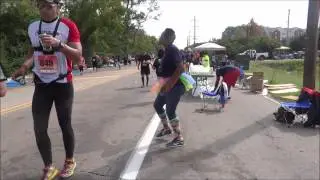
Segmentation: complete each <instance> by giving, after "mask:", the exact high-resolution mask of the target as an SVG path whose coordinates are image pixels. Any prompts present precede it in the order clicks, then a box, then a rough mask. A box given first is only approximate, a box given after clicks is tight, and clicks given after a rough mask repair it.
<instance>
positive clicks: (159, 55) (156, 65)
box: [152, 49, 164, 78]
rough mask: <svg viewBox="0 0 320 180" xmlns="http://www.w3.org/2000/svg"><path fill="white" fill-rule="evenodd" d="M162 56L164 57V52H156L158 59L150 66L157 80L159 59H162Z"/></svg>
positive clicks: (161, 50)
mask: <svg viewBox="0 0 320 180" xmlns="http://www.w3.org/2000/svg"><path fill="white" fill-rule="evenodd" d="M163 56H164V50H163V49H160V50H159V51H158V58H157V59H156V60H155V61H154V62H153V65H152V68H153V69H154V70H156V75H157V78H159V76H160V64H161V59H162V58H163Z"/></svg>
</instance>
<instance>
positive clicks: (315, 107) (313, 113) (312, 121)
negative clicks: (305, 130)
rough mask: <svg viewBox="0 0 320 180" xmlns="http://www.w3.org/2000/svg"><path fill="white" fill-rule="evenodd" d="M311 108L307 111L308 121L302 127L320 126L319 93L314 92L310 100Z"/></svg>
mask: <svg viewBox="0 0 320 180" xmlns="http://www.w3.org/2000/svg"><path fill="white" fill-rule="evenodd" d="M311 103H312V105H311V107H310V109H309V112H308V113H307V115H308V121H306V122H305V123H304V124H303V126H304V127H314V126H315V125H320V93H319V92H316V93H314V95H313V98H312V100H311Z"/></svg>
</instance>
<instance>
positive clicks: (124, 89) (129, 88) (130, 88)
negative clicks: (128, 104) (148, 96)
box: [116, 87, 141, 91]
mask: <svg viewBox="0 0 320 180" xmlns="http://www.w3.org/2000/svg"><path fill="white" fill-rule="evenodd" d="M140 88H141V87H126V88H119V89H116V91H130V90H134V89H140Z"/></svg>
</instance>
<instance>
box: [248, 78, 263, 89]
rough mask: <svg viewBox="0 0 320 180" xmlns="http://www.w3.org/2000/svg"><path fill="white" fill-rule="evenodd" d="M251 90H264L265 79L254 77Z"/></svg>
mask: <svg viewBox="0 0 320 180" xmlns="http://www.w3.org/2000/svg"><path fill="white" fill-rule="evenodd" d="M250 90H251V91H262V90H263V79H255V78H252V79H251V81H250Z"/></svg>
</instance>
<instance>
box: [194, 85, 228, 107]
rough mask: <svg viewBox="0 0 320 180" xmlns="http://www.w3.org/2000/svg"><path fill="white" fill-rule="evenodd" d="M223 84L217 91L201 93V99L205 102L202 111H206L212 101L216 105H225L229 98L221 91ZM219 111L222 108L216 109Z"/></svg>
mask: <svg viewBox="0 0 320 180" xmlns="http://www.w3.org/2000/svg"><path fill="white" fill-rule="evenodd" d="M221 88H223V87H222V84H220V85H219V87H218V88H217V89H216V91H214V92H213V91H203V92H201V93H200V98H201V99H202V100H203V106H202V110H204V109H206V108H207V107H208V105H209V101H212V102H213V104H215V105H221V104H223V103H224V104H225V103H226V101H227V100H228V99H227V98H228V97H225V96H224V93H222V92H223V91H221ZM206 100H207V101H206ZM216 109H218V110H221V109H222V108H221V106H220V107H219V108H216Z"/></svg>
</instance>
